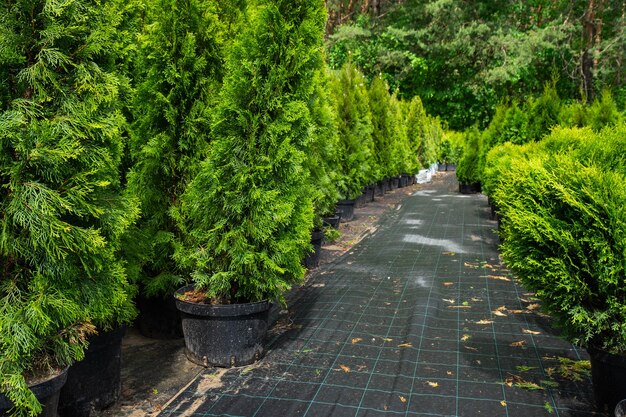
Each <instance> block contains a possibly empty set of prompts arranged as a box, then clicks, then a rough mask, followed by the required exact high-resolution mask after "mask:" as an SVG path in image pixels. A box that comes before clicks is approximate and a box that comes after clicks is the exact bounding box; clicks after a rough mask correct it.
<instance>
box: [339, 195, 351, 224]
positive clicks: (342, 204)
mask: <svg viewBox="0 0 626 417" xmlns="http://www.w3.org/2000/svg"><path fill="white" fill-rule="evenodd" d="M337 211H339V212H341V221H342V222H349V221H351V220H352V219H353V218H354V200H339V201H338V202H337Z"/></svg>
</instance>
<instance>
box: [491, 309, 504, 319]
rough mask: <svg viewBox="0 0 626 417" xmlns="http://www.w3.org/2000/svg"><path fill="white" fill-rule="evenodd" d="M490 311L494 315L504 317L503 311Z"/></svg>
mask: <svg viewBox="0 0 626 417" xmlns="http://www.w3.org/2000/svg"><path fill="white" fill-rule="evenodd" d="M492 313H493V315H494V316H499V317H506V314H504V313H503V312H501V311H498V310H494V311H492Z"/></svg>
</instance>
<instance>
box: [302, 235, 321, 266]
mask: <svg viewBox="0 0 626 417" xmlns="http://www.w3.org/2000/svg"><path fill="white" fill-rule="evenodd" d="M323 240H324V231H323V230H321V229H313V231H312V232H311V245H312V246H313V251H312V252H311V253H309V254H308V255H307V256H306V258H304V266H306V267H307V269H313V268H317V267H318V265H319V263H320V252H321V251H322V241H323Z"/></svg>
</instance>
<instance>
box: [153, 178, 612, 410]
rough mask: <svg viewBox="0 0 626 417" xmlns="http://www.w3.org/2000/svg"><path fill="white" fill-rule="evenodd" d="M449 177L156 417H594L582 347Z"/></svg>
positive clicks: (483, 210)
mask: <svg viewBox="0 0 626 417" xmlns="http://www.w3.org/2000/svg"><path fill="white" fill-rule="evenodd" d="M456 187H457V184H456V181H455V180H454V178H453V177H451V176H449V175H447V176H443V178H442V177H441V176H440V177H439V178H438V179H437V180H436V181H434V182H433V183H432V184H428V185H425V186H422V187H421V189H420V190H418V191H417V192H415V193H414V194H413V195H411V196H410V197H408V198H406V199H405V200H404V201H403V202H402V204H401V205H400V206H398V208H397V209H396V210H394V211H392V212H390V213H388V214H387V215H386V216H385V217H384V218H383V219H382V221H381V225H380V227H379V228H378V230H377V231H376V233H374V234H373V235H371V236H369V237H367V238H366V239H364V240H363V241H361V242H360V243H359V244H358V245H357V246H355V247H354V248H353V250H351V251H350V252H349V253H347V254H346V255H344V256H342V257H341V258H339V259H338V260H337V261H335V262H333V263H330V264H326V265H324V266H322V267H320V268H318V269H317V270H316V271H314V272H313V273H312V274H311V276H310V279H309V280H308V282H307V285H306V286H304V287H303V288H300V289H298V290H297V291H295V292H294V294H293V297H292V299H291V302H290V308H289V312H288V314H285V315H283V316H282V317H281V318H280V320H279V321H278V322H277V323H275V324H274V328H273V330H272V332H271V335H270V338H269V340H268V344H269V345H268V352H267V354H266V356H265V358H264V359H263V360H262V361H261V362H260V363H257V364H255V365H252V366H249V367H245V368H238V369H230V370H216V369H208V370H207V371H206V372H205V373H204V374H202V375H201V376H200V377H199V378H198V379H197V380H196V381H194V383H192V384H191V385H190V386H189V387H188V388H187V389H186V390H185V391H184V392H182V393H181V394H180V395H179V396H178V397H177V398H176V399H175V400H174V401H172V402H171V403H170V404H169V405H168V406H167V407H166V408H165V409H164V410H163V411H162V412H161V413H160V416H162V417H165V416H245V417H276V416H281V417H295V416H304V417H322V416H333V417H342V416H346V417H365V416H368V417H371V416H466V417H473V416H488V417H498V416H503V417H516V416H523V417H530V416H533V417H535V416H544V415H545V416H568V417H587V416H599V415H600V414H596V413H595V412H594V411H593V410H594V408H593V398H592V391H591V382H590V380H589V378H588V377H584V378H582V379H581V380H575V379H576V378H568V377H565V376H562V375H560V374H559V372H558V369H559V366H560V364H561V363H562V361H564V359H563V358H567V359H571V360H579V359H586V353H585V352H584V351H581V350H579V349H577V348H576V347H574V346H572V345H571V344H569V343H567V342H565V341H563V340H562V339H560V338H559V337H558V336H556V334H557V333H556V331H555V330H554V329H552V328H551V326H550V320H549V318H548V317H546V316H545V315H543V314H542V313H541V309H540V301H538V300H537V299H536V298H535V297H534V295H533V294H532V293H529V292H528V291H526V290H524V289H523V288H522V287H521V286H520V285H519V284H518V283H517V282H516V281H515V279H514V278H513V277H512V276H511V275H510V274H509V272H508V271H507V270H506V269H505V268H504V267H503V266H502V265H501V263H500V260H499V257H498V251H497V244H498V238H497V236H496V234H495V233H494V231H493V229H494V228H495V227H497V225H496V222H495V221H493V220H491V219H490V217H489V216H490V210H489V208H488V206H487V201H486V198H485V197H484V196H482V195H462V194H459V193H458V192H456V190H455V188H456Z"/></svg>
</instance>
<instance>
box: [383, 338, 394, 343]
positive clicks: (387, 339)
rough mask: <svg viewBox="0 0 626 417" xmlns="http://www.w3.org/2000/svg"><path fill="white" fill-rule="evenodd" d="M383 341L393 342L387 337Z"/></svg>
mask: <svg viewBox="0 0 626 417" xmlns="http://www.w3.org/2000/svg"><path fill="white" fill-rule="evenodd" d="M383 340H384V341H385V342H393V339H390V338H388V337H385V338H384V339H383Z"/></svg>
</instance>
